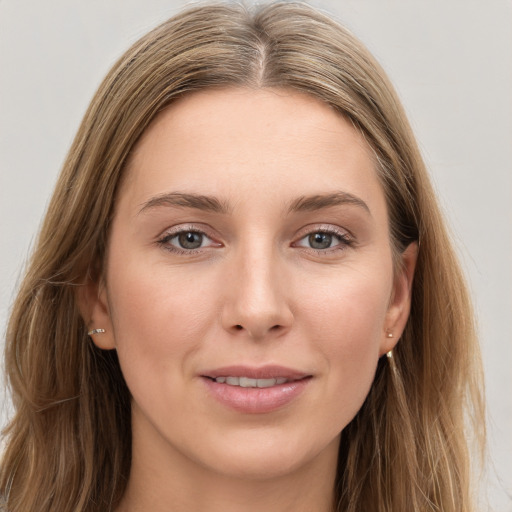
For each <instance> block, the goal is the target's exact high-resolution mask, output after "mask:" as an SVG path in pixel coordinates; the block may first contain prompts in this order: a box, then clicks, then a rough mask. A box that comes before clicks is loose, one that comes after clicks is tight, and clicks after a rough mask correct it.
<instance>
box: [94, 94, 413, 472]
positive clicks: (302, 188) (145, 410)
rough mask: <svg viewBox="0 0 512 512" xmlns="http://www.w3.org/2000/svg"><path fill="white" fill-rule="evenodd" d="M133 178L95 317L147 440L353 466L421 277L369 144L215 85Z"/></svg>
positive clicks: (212, 465) (236, 466) (290, 465)
mask: <svg viewBox="0 0 512 512" xmlns="http://www.w3.org/2000/svg"><path fill="white" fill-rule="evenodd" d="M126 172H127V174H126V176H125V180H124V182H123V184H122V186H121V189H120V191H119V195H118V199H117V203H116V211H115V216H114V219H113V224H112V229H111V238H110V242H109V247H108V257H107V261H106V272H105V276H106V277H105V283H104V285H101V286H100V287H99V290H97V292H96V293H97V295H96V296H97V297H98V298H97V299H96V301H95V302H94V305H93V307H92V308H91V313H90V319H91V322H92V323H93V324H94V325H95V326H100V327H104V328H105V329H106V331H107V332H106V333H105V334H102V335H96V336H95V337H94V338H95V342H96V343H97V344H98V345H99V346H100V347H101V348H105V349H111V348H115V349H116V350H117V352H118V355H119V360H120V364H121V368H122V371H123V374H124V376H125V380H126V383H127V385H128V387H129V389H130V392H131V394H132V397H133V401H132V403H133V411H132V415H133V416H132V427H133V436H134V446H135V447H137V446H140V447H141V449H140V452H141V453H142V452H144V453H147V454H152V455H151V456H152V457H153V458H154V459H155V460H156V459H161V458H162V457H167V459H168V460H171V459H172V458H173V457H174V458H175V459H180V460H181V463H182V464H190V465H191V466H194V465H195V466H198V467H201V468H202V470H205V469H206V470H208V471H214V472H217V473H219V474H224V475H231V474H236V475H238V476H240V475H245V476H248V477H261V476H262V475H267V476H272V475H274V474H284V473H286V472H289V471H293V470H296V469H299V468H301V467H305V466H306V465H308V464H312V463H313V462H314V461H318V460H335V457H336V453H337V447H338V441H339V436H340V432H341V431H342V430H343V428H344V427H345V426H346V425H347V424H348V423H349V422H350V421H351V419H352V418H353V417H354V415H355V414H356V413H357V411H358V410H359V408H360V407H361V405H362V403H363V401H364V399H365V397H366V395H367V393H368V391H369V389H370V386H371V383H372V380H373V378H374V374H375V370H376V365H377V361H378V359H379V357H380V356H382V355H383V354H385V353H386V352H387V351H388V350H390V349H391V348H392V346H393V344H394V343H395V341H396V340H397V339H398V337H399V336H400V334H401V332H402V329H403V327H404V324H405V321H406V319H407V314H408V304H409V290H410V280H411V275H412V271H410V267H411V266H410V265H405V267H404V269H405V270H403V271H401V272H400V273H398V274H397V273H395V272H394V269H393V263H392V249H391V246H390V241H389V227H388V215H387V210H386V202H385V199H384V194H383V191H382V189H381V186H380V184H379V181H378V178H377V175H376V170H375V163H374V160H373V159H372V155H371V152H370V150H369V148H368V147H367V145H366V143H365V142H364V140H363V138H362V137H361V136H360V134H359V133H358V132H357V131H356V130H355V129H354V128H353V127H352V125H351V124H350V123H349V122H348V121H347V120H345V119H344V118H343V117H341V116H340V115H339V114H337V113H335V112H334V111H333V110H332V109H331V108H330V107H328V106H327V105H325V104H323V103H321V102H319V101H318V100H316V99H313V98H311V97H309V96H306V95H301V94H299V93H295V92H290V91H286V90H275V89H274V90H273V89H262V90H248V89H225V90H215V91H206V92H200V93H195V94H192V95H190V96H188V97H186V98H184V99H182V100H180V101H179V102H177V103H175V104H173V105H172V106H170V107H169V108H168V109H167V110H166V111H164V112H163V113H162V114H160V116H159V117H158V118H157V119H156V120H155V121H154V122H153V124H152V125H151V126H150V127H149V129H148V130H147V131H146V132H145V134H144V136H143V137H142V139H141V140H140V141H139V143H138V144H137V146H136V148H135V151H134V153H133V156H132V158H131V161H130V162H129V165H128V168H127V171H126ZM390 332H391V333H393V335H394V337H393V338H390V337H388V333H390ZM134 449H135V448H134Z"/></svg>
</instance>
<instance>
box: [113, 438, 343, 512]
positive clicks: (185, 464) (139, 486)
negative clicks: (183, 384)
mask: <svg viewBox="0 0 512 512" xmlns="http://www.w3.org/2000/svg"><path fill="white" fill-rule="evenodd" d="M338 443H339V440H338V439H336V440H334V441H333V443H332V446H328V447H326V449H325V450H323V451H322V452H321V453H320V454H319V455H318V456H317V457H316V458H315V459H314V460H311V461H308V463H305V464H304V465H302V466H300V467H299V468H296V469H293V470H291V471H289V472H286V473H284V474H280V475H275V474H272V471H269V475H271V476H265V475H258V476H254V475H253V476H246V475H245V476H235V475H233V474H223V473H221V472H216V471H212V470H211V469H209V468H205V467H204V466H201V465H200V464H197V463H196V462H195V461H191V460H190V459H189V458H187V457H186V456H185V455H183V454H181V453H180V452H179V451H177V450H173V449H169V447H168V446H166V447H165V449H163V450H162V449H161V448H162V446H160V447H156V446H155V445H153V446H149V445H148V444H147V443H145V442H143V443H139V442H137V439H135V437H134V442H133V454H132V467H131V472H130V478H129V481H128V486H127V489H126V492H125V494H124V496H123V498H122V500H121V503H120V506H119V507H118V508H117V509H116V512H143V511H144V512H146V511H148V510H151V511H152V512H240V510H243V511H244V512H261V511H262V510H264V511H265V512H292V511H293V512H310V511H311V510H315V512H333V510H334V505H333V499H334V487H335V475H336V464H337V451H338Z"/></svg>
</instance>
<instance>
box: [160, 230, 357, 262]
mask: <svg viewBox="0 0 512 512" xmlns="http://www.w3.org/2000/svg"><path fill="white" fill-rule="evenodd" d="M188 233H192V234H196V235H200V236H203V237H206V238H207V239H209V240H212V238H211V237H210V236H208V234H207V233H206V232H205V231H203V230H201V229H198V228H197V227H193V226H190V227H181V228H179V229H177V230H176V231H173V232H167V233H165V234H164V236H162V237H161V238H159V239H158V240H157V244H158V245H160V246H161V247H163V248H164V249H165V250H167V251H169V252H173V253H175V254H183V255H194V254H197V253H200V252H202V251H203V250H204V247H202V246H201V247H198V248H197V249H185V248H180V247H176V246H174V245H171V244H170V241H171V240H172V239H174V238H176V237H178V236H180V235H182V234H188ZM316 234H324V235H330V236H334V237H336V238H337V239H338V241H339V243H338V244H336V245H335V246H334V247H328V248H326V249H315V248H313V247H305V246H301V245H297V244H298V243H299V242H301V241H302V240H304V239H306V238H308V237H309V236H311V235H316ZM354 243H355V240H354V239H353V238H352V236H351V235H350V234H348V233H347V232H345V231H341V230H338V229H335V228H333V227H322V228H318V229H313V230H311V231H308V232H307V233H305V234H304V235H303V236H302V237H301V238H300V239H299V240H298V241H297V242H294V243H293V244H292V246H294V247H298V248H302V249H305V250H308V251H313V252H315V253H316V254H319V255H323V256H324V255H327V254H331V253H332V252H337V251H342V250H345V249H346V248H348V247H351V246H353V245H354ZM215 246H216V247H220V246H221V244H220V243H217V244H216V245H215Z"/></svg>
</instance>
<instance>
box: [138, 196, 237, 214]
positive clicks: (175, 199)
mask: <svg viewBox="0 0 512 512" xmlns="http://www.w3.org/2000/svg"><path fill="white" fill-rule="evenodd" d="M158 206H181V207H185V208H195V209H196V210H202V211H205V212H212V213H222V214H226V213H228V212H229V211H230V208H229V207H228V205H227V204H226V203H224V202H222V201H219V200H218V199H217V198H216V197H212V196H205V195H201V194H188V193H183V192H169V193H166V194H160V195H158V196H155V197H152V198H151V199H149V200H148V201H146V202H144V203H142V206H141V208H140V210H139V213H138V214H141V213H143V212H145V211H147V210H150V209H152V208H156V207H158Z"/></svg>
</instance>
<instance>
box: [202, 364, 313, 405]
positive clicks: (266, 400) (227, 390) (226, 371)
mask: <svg viewBox="0 0 512 512" xmlns="http://www.w3.org/2000/svg"><path fill="white" fill-rule="evenodd" d="M201 377H202V379H203V382H204V383H205V384H206V387H207V389H208V390H209V392H210V394H211V396H212V397H214V398H215V399H216V400H217V401H218V402H220V403H221V404H223V405H224V406H227V407H228V408H230V409H232V410H235V411H237V412H241V413H251V414H254V413H268V412H272V411H275V410H278V409H281V408H282V407H284V406H285V405H287V404H289V403H291V402H292V401H295V400H296V399H297V398H298V397H299V396H300V395H301V394H302V393H303V392H304V391H305V389H306V388H307V387H309V386H308V383H309V382H310V381H311V379H312V378H313V376H312V375H311V374H307V373H304V372H301V371H297V370H293V369H290V368H286V367H282V366H265V367H260V368H253V367H247V366H230V367H224V368H218V369H215V370H211V371H206V372H204V373H202V374H201Z"/></svg>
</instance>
